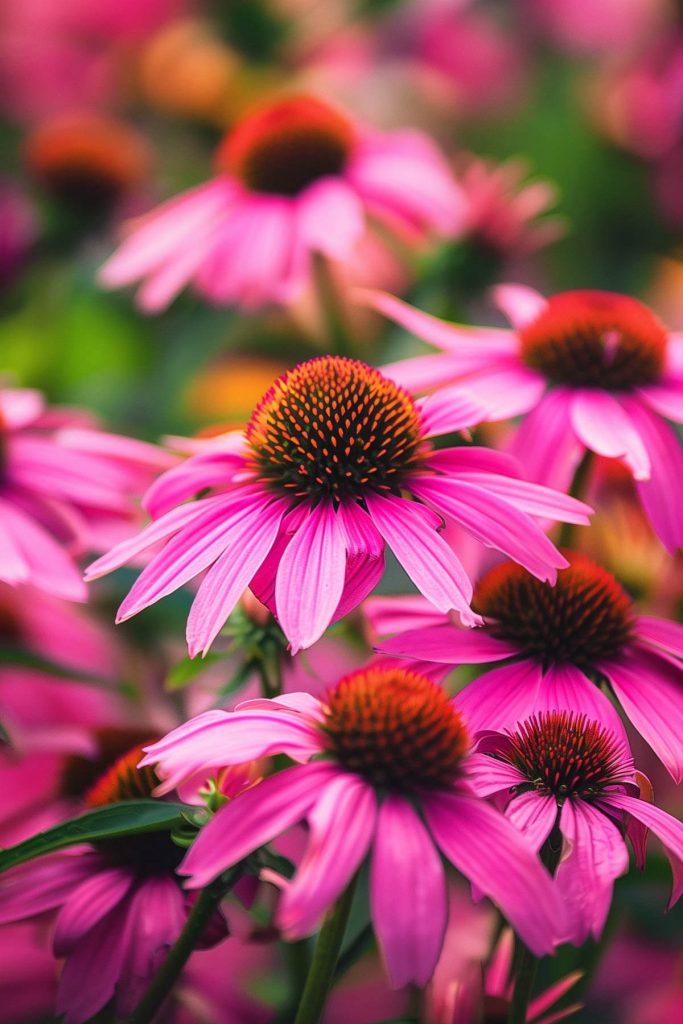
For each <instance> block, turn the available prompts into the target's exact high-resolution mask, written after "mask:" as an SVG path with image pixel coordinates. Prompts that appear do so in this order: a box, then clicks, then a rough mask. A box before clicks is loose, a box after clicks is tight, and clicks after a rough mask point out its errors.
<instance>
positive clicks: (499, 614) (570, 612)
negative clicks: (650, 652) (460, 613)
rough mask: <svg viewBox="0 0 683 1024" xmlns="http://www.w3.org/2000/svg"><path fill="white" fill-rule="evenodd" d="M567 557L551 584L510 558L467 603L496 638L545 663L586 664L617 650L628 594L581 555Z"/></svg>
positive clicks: (627, 623)
mask: <svg viewBox="0 0 683 1024" xmlns="http://www.w3.org/2000/svg"><path fill="white" fill-rule="evenodd" d="M563 554H564V556H565V557H566V558H567V559H568V561H569V563H570V564H569V566H568V568H566V569H561V570H560V572H559V573H558V574H557V583H556V585H555V586H554V587H552V586H550V584H549V583H543V582H541V580H537V579H536V577H535V576H532V575H531V574H530V573H528V572H527V571H526V570H525V569H523V568H522V567H521V566H519V565H515V564H513V563H507V562H506V563H504V564H503V565H499V566H496V568H495V569H492V570H491V571H490V572H488V573H487V574H486V576H484V578H483V579H482V580H481V582H480V583H479V585H478V586H477V588H476V591H475V594H474V600H473V602H472V607H473V608H474V609H475V610H476V611H477V612H479V614H480V615H483V616H484V617H485V618H486V619H490V620H492V621H491V623H490V625H489V629H490V630H491V632H492V633H493V635H494V636H496V637H498V638H499V639H501V640H509V641H511V642H512V643H515V644H517V645H518V646H519V647H520V648H521V649H522V650H523V651H524V653H525V654H526V655H529V656H532V657H538V658H540V659H541V660H542V661H543V662H544V664H546V665H548V664H552V663H554V662H572V663H573V664H575V665H578V666H580V667H581V668H584V669H590V668H591V667H592V666H593V665H595V664H596V663H597V662H600V661H601V660H603V659H607V658H613V657H615V656H616V655H617V654H619V653H620V652H621V650H622V649H623V647H624V645H625V644H627V643H628V641H629V640H630V638H631V634H632V629H633V611H632V604H631V600H630V598H629V597H628V595H627V594H626V593H625V592H624V591H623V590H622V588H621V587H620V586H619V584H618V583H617V581H616V580H615V578H614V577H613V576H612V575H610V573H608V572H606V570H605V569H602V568H601V567H600V566H599V565H596V564H595V562H592V561H591V560H590V559H589V558H586V556H585V555H581V554H577V553H576V552H570V551H564V552H563Z"/></svg>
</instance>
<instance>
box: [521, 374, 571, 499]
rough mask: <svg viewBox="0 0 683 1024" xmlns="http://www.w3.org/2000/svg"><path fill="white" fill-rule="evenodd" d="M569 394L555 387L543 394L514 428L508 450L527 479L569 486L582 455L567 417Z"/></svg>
mask: <svg viewBox="0 0 683 1024" xmlns="http://www.w3.org/2000/svg"><path fill="white" fill-rule="evenodd" d="M572 394H573V393H572V392H571V391H569V390H568V389H567V388H554V389H553V390H552V391H549V392H548V393H547V394H546V395H544V397H543V398H542V400H541V401H540V402H539V404H538V405H537V406H536V408H535V409H533V410H532V411H531V412H530V413H529V414H528V415H527V416H526V417H525V418H524V420H523V421H522V423H521V425H520V426H519V427H518V428H517V431H516V433H515V435H514V436H513V439H512V444H511V446H510V449H509V450H510V454H511V455H514V456H515V457H516V458H517V459H519V461H520V462H521V464H522V465H523V466H524V469H525V470H526V473H527V476H528V477H529V479H530V480H535V481H537V482H538V483H543V484H547V485H548V486H549V487H556V488H557V489H558V490H560V491H565V490H566V489H567V487H568V486H569V482H570V480H571V478H572V475H573V473H574V470H575V469H576V466H577V465H578V463H579V459H580V457H581V454H582V447H581V445H580V444H579V443H578V441H577V439H576V435H575V434H574V431H573V430H572V428H571V422H570V418H569V410H570V408H571V400H572Z"/></svg>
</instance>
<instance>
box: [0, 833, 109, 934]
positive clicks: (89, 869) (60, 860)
mask: <svg viewBox="0 0 683 1024" xmlns="http://www.w3.org/2000/svg"><path fill="white" fill-rule="evenodd" d="M100 866H101V861H100V859H99V857H97V856H96V855H92V856H89V855H88V853H84V852H83V847H81V849H80V850H78V851H76V852H73V851H69V852H68V853H55V854H50V855H49V856H47V857H43V858H42V859H41V860H38V861H30V862H29V863H28V864H22V865H21V866H20V867H17V868H13V869H12V870H11V871H6V872H5V873H4V874H2V875H0V923H1V924H7V923H8V922H10V921H21V920H22V919H23V918H26V917H33V916H34V915H36V914H42V913H44V912H45V911H46V910H53V909H54V908H55V907H59V906H61V905H62V904H63V903H64V902H65V901H66V900H67V899H68V898H69V895H70V894H71V893H72V892H73V891H74V889H77V888H78V886H79V885H80V884H81V883H82V882H83V881H84V880H85V879H87V878H89V877H90V876H91V875H92V873H93V871H97V870H98V869H99V868H100Z"/></svg>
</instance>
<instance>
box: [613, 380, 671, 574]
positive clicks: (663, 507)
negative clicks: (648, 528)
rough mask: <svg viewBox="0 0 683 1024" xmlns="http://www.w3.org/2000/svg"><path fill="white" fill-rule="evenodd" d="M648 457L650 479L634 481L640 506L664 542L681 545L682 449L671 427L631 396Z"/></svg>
mask: <svg viewBox="0 0 683 1024" xmlns="http://www.w3.org/2000/svg"><path fill="white" fill-rule="evenodd" d="M624 405H625V406H626V408H627V410H628V414H629V416H630V417H631V420H632V421H633V423H634V424H635V425H636V428H637V430H638V433H639V434H640V436H641V437H642V439H643V442H644V444H645V447H646V448H647V452H648V455H649V457H650V464H651V474H650V479H649V480H643V481H639V482H638V483H637V485H636V486H637V489H638V495H639V497H640V500H641V501H642V503H643V508H644V509H645V512H646V514H647V516H648V518H649V520H650V522H651V523H652V526H653V527H654V529H655V532H656V533H657V536H658V537H659V539H660V540H661V541H662V543H663V544H664V546H665V547H666V548H667V549H668V550H669V551H670V552H671V553H672V554H673V552H674V551H675V550H676V548H678V547H681V546H683V516H682V515H681V508H682V507H683V449H682V448H681V443H680V441H679V439H678V437H677V435H676V433H675V431H674V430H672V428H671V427H670V426H669V424H668V423H665V422H664V421H663V420H661V419H659V417H658V416H655V415H654V414H653V413H651V412H650V410H649V409H646V408H644V407H643V406H642V404H640V403H639V402H637V401H635V400H634V399H630V398H627V399H624Z"/></svg>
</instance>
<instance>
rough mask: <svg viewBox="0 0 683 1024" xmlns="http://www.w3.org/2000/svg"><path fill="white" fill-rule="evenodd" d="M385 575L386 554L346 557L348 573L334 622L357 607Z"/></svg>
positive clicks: (334, 615)
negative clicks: (376, 556)
mask: <svg viewBox="0 0 683 1024" xmlns="http://www.w3.org/2000/svg"><path fill="white" fill-rule="evenodd" d="M383 575H384V555H383V554H382V555H381V556H380V557H379V558H375V557H373V556H372V555H360V554H359V555H350V556H348V557H347V559H346V575H345V576H344V590H343V592H342V596H341V598H340V600H339V604H338V605H337V607H336V608H335V610H334V614H333V615H332V622H336V621H337V619H343V618H344V616H345V615H348V614H349V612H352V611H353V609H354V608H357V607H358V605H359V604H360V603H361V601H364V600H365V598H366V597H367V596H368V594H369V593H370V592H371V591H372V590H374V588H375V587H376V586H377V584H378V583H379V581H380V580H381V579H382V576H383Z"/></svg>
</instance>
